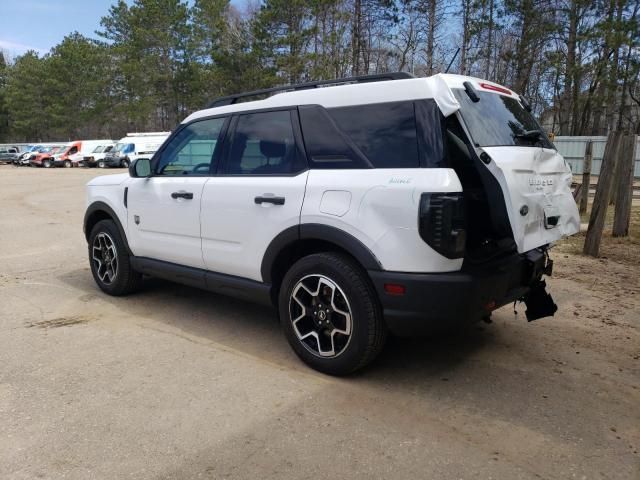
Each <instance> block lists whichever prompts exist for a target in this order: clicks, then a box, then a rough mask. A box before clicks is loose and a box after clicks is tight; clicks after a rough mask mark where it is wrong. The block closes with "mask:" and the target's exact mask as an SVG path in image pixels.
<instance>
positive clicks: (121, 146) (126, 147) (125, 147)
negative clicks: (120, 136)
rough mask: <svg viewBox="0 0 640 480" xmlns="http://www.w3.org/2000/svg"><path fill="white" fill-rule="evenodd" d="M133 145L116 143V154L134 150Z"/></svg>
mask: <svg viewBox="0 0 640 480" xmlns="http://www.w3.org/2000/svg"><path fill="white" fill-rule="evenodd" d="M129 147H133V143H116V152H122V151H125V150H133V148H129Z"/></svg>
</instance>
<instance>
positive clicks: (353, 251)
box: [260, 223, 383, 283]
mask: <svg viewBox="0 0 640 480" xmlns="http://www.w3.org/2000/svg"><path fill="white" fill-rule="evenodd" d="M304 240H321V241H324V242H327V243H331V244H334V245H336V246H337V247H340V248H341V249H342V250H344V251H346V252H347V253H349V254H350V255H352V256H353V257H354V258H355V259H356V260H357V261H358V263H360V265H362V267H363V268H364V269H366V270H382V269H383V268H382V264H381V263H380V261H379V260H378V259H377V258H376V256H375V255H374V254H373V252H372V251H371V250H370V249H369V248H368V247H367V246H366V245H364V244H363V243H362V242H361V241H360V240H358V239H357V238H356V237H354V236H353V235H351V234H350V233H347V232H345V231H344V230H341V229H339V228H336V227H332V226H329V225H323V224H320V223H303V224H300V225H294V226H292V227H289V228H287V229H285V230H283V231H282V232H280V233H279V234H278V235H276V236H275V237H274V238H273V240H272V241H271V243H270V244H269V246H268V247H267V249H266V250H265V253H264V256H263V257H262V264H261V267H260V273H261V276H262V281H263V282H265V283H273V278H272V272H273V270H274V267H275V264H276V261H277V260H278V257H279V256H280V254H282V253H283V252H284V251H285V250H286V249H288V248H291V247H292V246H293V245H294V244H295V243H297V242H299V241H304Z"/></svg>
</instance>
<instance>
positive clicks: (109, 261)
mask: <svg viewBox="0 0 640 480" xmlns="http://www.w3.org/2000/svg"><path fill="white" fill-rule="evenodd" d="M91 258H92V260H93V264H94V266H95V269H96V273H97V275H98V278H99V279H100V281H101V282H102V283H104V284H105V285H111V284H112V283H113V281H114V280H115V279H116V276H117V275H118V252H117V250H116V245H115V242H114V241H113V239H112V238H111V237H110V236H109V234H108V233H106V232H100V233H99V234H98V235H96V237H95V238H94V240H93V245H92V249H91Z"/></svg>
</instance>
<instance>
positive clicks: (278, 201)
mask: <svg viewBox="0 0 640 480" xmlns="http://www.w3.org/2000/svg"><path fill="white" fill-rule="evenodd" d="M253 200H254V202H256V204H257V205H261V204H263V203H273V204H274V205H284V197H273V196H270V195H263V196H260V197H256V198H254V199H253Z"/></svg>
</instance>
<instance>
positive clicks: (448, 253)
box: [418, 192, 467, 258]
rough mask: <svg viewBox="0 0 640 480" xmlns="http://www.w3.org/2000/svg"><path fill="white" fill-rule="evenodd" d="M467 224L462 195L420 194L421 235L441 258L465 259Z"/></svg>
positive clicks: (419, 227) (457, 193) (419, 222)
mask: <svg viewBox="0 0 640 480" xmlns="http://www.w3.org/2000/svg"><path fill="white" fill-rule="evenodd" d="M466 223H467V222H466V215H465V208H464V197H463V194H462V193H459V192H456V193H423V194H422V196H421V197H420V211H419V214H418V230H419V232H420V236H421V237H422V239H423V240H424V241H425V242H427V244H429V246H430V247H431V248H433V249H434V250H435V251H436V252H438V253H440V254H441V255H444V256H445V257H447V258H462V257H464V247H465V242H466V240H467V232H466Z"/></svg>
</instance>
